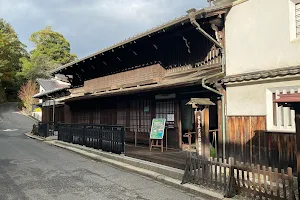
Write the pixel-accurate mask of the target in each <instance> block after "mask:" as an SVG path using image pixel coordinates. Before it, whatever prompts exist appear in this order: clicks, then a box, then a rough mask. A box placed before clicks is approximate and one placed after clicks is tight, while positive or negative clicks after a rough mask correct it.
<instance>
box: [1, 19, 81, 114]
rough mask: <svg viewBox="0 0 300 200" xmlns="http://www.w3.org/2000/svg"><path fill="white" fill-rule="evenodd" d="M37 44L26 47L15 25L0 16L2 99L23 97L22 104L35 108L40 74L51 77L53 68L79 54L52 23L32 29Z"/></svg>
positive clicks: (21, 98)
mask: <svg viewBox="0 0 300 200" xmlns="http://www.w3.org/2000/svg"><path fill="white" fill-rule="evenodd" d="M29 41H30V42H32V43H33V44H34V48H33V49H32V50H31V51H28V50H27V49H26V45H25V44H23V43H22V42H21V41H20V40H19V37H18V34H17V33H16V32H15V30H14V29H13V27H12V26H11V25H10V24H9V23H8V22H6V21H5V20H4V19H1V18H0V103H3V102H6V101H19V102H21V103H20V105H19V107H23V108H24V109H25V110H26V111H28V112H31V110H30V109H31V105H30V104H32V103H35V101H36V100H34V99H32V96H33V95H34V94H35V93H38V92H39V90H38V86H37V84H36V82H35V80H36V78H49V77H50V74H49V71H51V70H53V69H55V68H57V67H59V66H61V65H64V64H67V63H69V62H72V61H74V60H76V59H77V56H76V55H75V54H73V53H71V48H70V43H69V42H68V40H66V38H65V37H64V36H63V35H62V34H61V33H58V32H56V31H53V30H52V27H51V26H46V27H45V28H44V29H42V30H39V31H37V32H34V33H32V35H31V36H30V38H29Z"/></svg>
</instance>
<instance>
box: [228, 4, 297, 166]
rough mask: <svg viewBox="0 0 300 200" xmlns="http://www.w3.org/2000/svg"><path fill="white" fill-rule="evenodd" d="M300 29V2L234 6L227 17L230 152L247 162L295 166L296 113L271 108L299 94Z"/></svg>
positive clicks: (279, 107)
mask: <svg viewBox="0 0 300 200" xmlns="http://www.w3.org/2000/svg"><path fill="white" fill-rule="evenodd" d="M299 25H300V1H298V0H286V1H282V0H264V1H261V0H242V1H235V2H234V3H233V7H232V8H231V10H230V12H229V13H228V15H227V17H226V22H225V27H226V31H225V33H226V34H225V35H226V77H225V78H224V83H225V85H226V92H227V94H226V96H227V102H226V104H227V107H226V109H227V110H226V115H227V131H228V137H227V139H228V144H230V145H229V146H228V151H229V152H230V153H229V154H232V153H234V152H237V151H240V152H242V155H241V156H240V159H241V160H242V161H244V162H245V161H250V162H259V160H264V159H265V158H266V160H265V161H264V164H272V163H271V162H272V161H271V157H272V156H273V157H274V160H276V159H277V158H278V162H281V163H284V162H283V160H285V161H286V162H287V165H294V164H295V163H294V162H295V140H294V137H295V134H294V133H295V122H294V118H295V111H294V110H291V109H290V108H288V107H283V106H280V105H278V104H276V103H273V102H274V100H275V99H277V98H279V95H280V94H288V93H298V92H300V77H299V72H300V34H299V32H300V26H299ZM245 157H249V159H250V160H247V159H245ZM255 160H256V161H255ZM280 160H281V161H280Z"/></svg>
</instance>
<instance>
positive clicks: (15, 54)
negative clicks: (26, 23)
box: [0, 18, 27, 100]
mask: <svg viewBox="0 0 300 200" xmlns="http://www.w3.org/2000/svg"><path fill="white" fill-rule="evenodd" d="M25 47H26V46H25V45H24V44H22V43H21V42H20V40H19V38H18V35H17V34H16V33H15V31H14V29H13V28H12V26H11V25H10V24H9V23H7V22H5V21H4V20H3V19H1V18H0V82H1V85H2V89H1V90H2V92H1V96H2V97H0V98H1V100H3V99H5V100H6V97H5V96H8V98H15V97H16V94H17V90H18V88H19V85H17V83H19V81H18V80H17V79H16V73H17V72H18V71H20V69H21V67H22V63H21V61H20V58H22V57H26V56H27V52H26V50H25ZM3 90H4V91H5V92H3ZM3 95H4V97H3Z"/></svg>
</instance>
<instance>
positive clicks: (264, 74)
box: [223, 66, 300, 83]
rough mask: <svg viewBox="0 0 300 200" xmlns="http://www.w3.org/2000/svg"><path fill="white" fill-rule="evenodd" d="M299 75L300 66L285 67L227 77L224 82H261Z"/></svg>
mask: <svg viewBox="0 0 300 200" xmlns="http://www.w3.org/2000/svg"><path fill="white" fill-rule="evenodd" d="M297 74H300V66H294V67H284V68H278V69H274V70H263V71H257V72H250V73H245V74H238V75H232V76H225V77H224V78H223V82H224V83H234V82H243V81H252V80H259V79H266V78H274V77H283V76H290V75H297Z"/></svg>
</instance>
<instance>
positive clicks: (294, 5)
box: [290, 0, 300, 39]
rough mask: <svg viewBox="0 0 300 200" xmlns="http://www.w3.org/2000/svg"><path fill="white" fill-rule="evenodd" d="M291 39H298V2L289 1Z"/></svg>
mask: <svg viewBox="0 0 300 200" xmlns="http://www.w3.org/2000/svg"><path fill="white" fill-rule="evenodd" d="M290 26H291V30H290V31H291V39H295V38H300V0H290Z"/></svg>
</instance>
